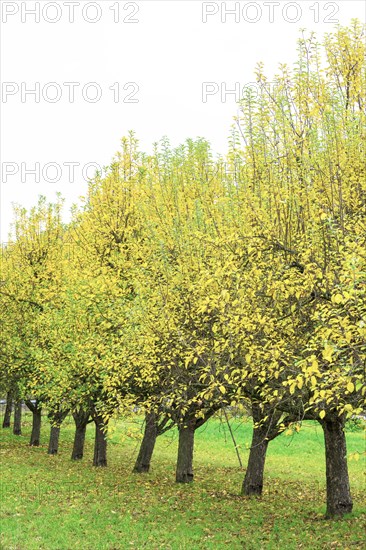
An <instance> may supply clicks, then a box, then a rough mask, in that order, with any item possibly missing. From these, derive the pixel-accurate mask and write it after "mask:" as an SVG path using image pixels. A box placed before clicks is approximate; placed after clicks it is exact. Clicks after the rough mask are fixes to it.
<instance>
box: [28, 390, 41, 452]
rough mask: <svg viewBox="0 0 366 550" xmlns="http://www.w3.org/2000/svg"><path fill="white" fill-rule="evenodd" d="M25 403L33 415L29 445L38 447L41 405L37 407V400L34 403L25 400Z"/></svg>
mask: <svg viewBox="0 0 366 550" xmlns="http://www.w3.org/2000/svg"><path fill="white" fill-rule="evenodd" d="M25 404H26V405H27V407H28V409H30V410H31V411H32V415H33V419H32V433H31V437H30V441H29V445H30V446H31V447H39V445H40V440H41V421H42V416H41V412H42V409H41V407H39V405H38V403H37V401H36V402H35V403H34V404H33V403H32V402H31V401H26V402H25Z"/></svg>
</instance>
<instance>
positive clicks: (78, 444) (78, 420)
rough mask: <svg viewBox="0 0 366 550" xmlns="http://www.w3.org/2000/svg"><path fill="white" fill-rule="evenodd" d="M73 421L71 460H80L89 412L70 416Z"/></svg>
mask: <svg viewBox="0 0 366 550" xmlns="http://www.w3.org/2000/svg"><path fill="white" fill-rule="evenodd" d="M72 416H73V417H74V421H75V428H76V429H75V436H74V446H73V449H72V454H71V460H81V459H82V458H83V456H84V443H85V433H86V427H87V425H88V421H89V416H90V415H89V412H85V411H80V412H78V413H73V415H72Z"/></svg>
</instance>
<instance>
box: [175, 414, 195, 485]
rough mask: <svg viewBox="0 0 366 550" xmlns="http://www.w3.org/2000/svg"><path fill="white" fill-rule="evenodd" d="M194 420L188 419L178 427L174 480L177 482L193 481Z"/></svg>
mask: <svg viewBox="0 0 366 550" xmlns="http://www.w3.org/2000/svg"><path fill="white" fill-rule="evenodd" d="M195 427H196V426H195V422H194V421H190V422H188V423H187V424H186V425H184V426H182V427H180V428H179V444H178V459H177V470H176V476H175V480H176V481H177V483H191V482H192V481H193V449H194V432H195Z"/></svg>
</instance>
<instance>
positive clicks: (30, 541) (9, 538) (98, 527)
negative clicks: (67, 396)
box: [0, 415, 366, 550]
mask: <svg viewBox="0 0 366 550" xmlns="http://www.w3.org/2000/svg"><path fill="white" fill-rule="evenodd" d="M232 426H233V428H234V430H235V437H236V439H237V442H238V443H240V444H241V446H242V447H241V456H242V460H243V463H244V464H245V463H246V460H247V457H248V450H247V449H246V445H248V446H249V444H250V439H251V423H250V422H245V421H244V422H243V421H239V420H237V421H235V420H233V421H232ZM30 427H31V426H30V415H26V417H25V425H24V429H23V432H24V435H22V436H20V437H16V436H13V435H12V434H11V433H9V432H10V430H2V431H1V439H2V444H1V455H0V458H1V463H0V464H1V494H0V497H1V539H0V541H1V548H3V549H6V550H10V549H14V550H15V549H16V550H48V549H51V548H52V549H54V550H76V549H82V550H117V549H118V550H119V549H125V548H126V549H127V548H137V549H140V548H148V549H149V550H150V549H187V550H188V549H189V550H191V549H212V550H213V549H215V550H216V549H217V548H219V549H220V548H230V549H236V548H238V549H248V550H251V549H253V550H259V549H262V548H263V549H276V550H277V549H281V550H282V549H284V550H291V549H294V550H295V549H309V550H310V549H311V550H314V549H318V548H319V549H320V548H324V549H326V548H329V549H334V548H342V549H346V548H357V549H359V548H364V547H365V548H366V535H365V532H366V531H365V530H366V506H365V503H366V483H365V470H366V468H365V457H364V455H363V456H362V457H361V459H360V460H359V461H354V460H353V461H350V463H349V468H350V480H351V487H352V494H353V497H354V512H353V513H352V514H351V515H350V516H349V517H347V518H345V519H343V520H337V521H328V520H325V519H323V514H324V512H325V473H324V472H325V460H324V443H323V436H322V431H321V429H320V427H318V425H317V424H315V423H312V422H304V427H303V429H302V430H301V432H300V433H299V434H296V435H295V436H294V437H292V436H290V437H286V436H284V435H283V436H281V437H279V438H277V439H276V440H275V441H273V442H272V443H271V444H270V446H269V450H268V459H267V465H266V479H265V490H264V495H263V498H261V499H246V498H241V497H239V492H240V487H241V483H242V480H243V475H244V473H243V471H242V470H240V468H239V465H238V461H237V457H236V454H235V450H234V447H233V443H232V441H231V439H230V435H229V433H228V430H227V427H225V425H224V424H221V423H220V422H219V420H218V419H213V420H211V421H210V422H209V423H208V424H207V425H206V426H203V427H202V428H201V429H200V430H199V432H198V434H197V437H196V448H195V482H194V483H193V484H190V485H177V484H176V483H175V482H174V474H175V457H176V450H177V434H176V432H175V431H171V432H167V433H166V434H164V435H163V436H161V437H160V438H158V442H157V448H156V452H155V454H154V457H153V463H152V470H151V472H150V473H149V474H143V475H138V474H131V469H132V467H133V464H134V460H135V458H136V454H137V450H138V441H136V440H134V439H132V438H131V437H128V436H127V434H128V433H130V432H131V431H136V429H137V427H138V426H137V425H136V423H135V422H132V421H130V422H127V421H126V422H119V423H118V424H117V425H116V426H115V431H114V432H113V434H112V435H111V440H110V445H109V455H108V459H109V466H108V467H107V468H101V469H96V468H93V467H92V466H91V461H92V451H93V428H92V426H91V425H90V426H89V427H88V431H87V438H86V452H85V457H84V459H83V461H82V462H71V461H70V454H71V448H72V439H73V432H74V428H73V422H72V420H71V419H67V420H66V422H65V424H64V425H63V427H62V429H61V438H60V450H59V454H58V455H57V456H48V455H47V454H46V452H47V437H48V426H46V423H45V425H44V427H43V433H42V435H43V442H44V444H43V445H42V446H41V447H40V448H30V447H29V446H28V445H27V443H28V438H29V435H30ZM347 443H348V452H349V453H352V452H354V451H357V450H363V449H364V446H365V443H364V433H363V432H362V431H352V432H349V433H348V434H347Z"/></svg>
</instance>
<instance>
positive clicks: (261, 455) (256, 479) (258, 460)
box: [241, 427, 268, 496]
mask: <svg viewBox="0 0 366 550" xmlns="http://www.w3.org/2000/svg"><path fill="white" fill-rule="evenodd" d="M267 448H268V440H267V439H265V431H264V430H261V429H260V428H256V427H254V428H253V436H252V445H251V447H250V453H249V460H248V466H247V471H246V473H245V477H244V481H243V485H242V489H241V494H242V495H246V496H249V495H261V494H262V490H263V477H264V464H265V461H266V454H267Z"/></svg>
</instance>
